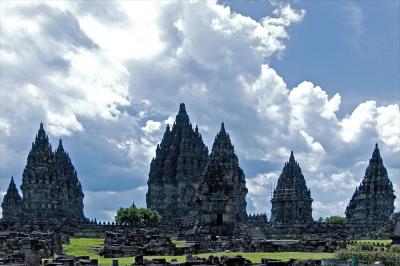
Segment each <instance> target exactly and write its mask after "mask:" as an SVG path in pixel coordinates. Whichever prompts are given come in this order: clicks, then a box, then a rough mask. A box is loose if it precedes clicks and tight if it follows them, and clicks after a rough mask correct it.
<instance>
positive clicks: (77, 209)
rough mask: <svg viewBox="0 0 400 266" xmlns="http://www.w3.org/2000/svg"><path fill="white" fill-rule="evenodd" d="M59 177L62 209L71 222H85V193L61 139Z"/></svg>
mask: <svg viewBox="0 0 400 266" xmlns="http://www.w3.org/2000/svg"><path fill="white" fill-rule="evenodd" d="M54 157H55V163H56V171H57V177H58V179H59V180H60V184H59V186H60V190H61V192H60V195H59V196H60V201H61V202H60V208H61V210H62V211H63V214H64V216H65V217H66V218H67V219H68V220H70V221H72V222H73V221H75V222H76V221H83V220H84V219H85V216H84V214H83V197H84V195H83V192H82V186H81V183H80V182H79V180H78V175H77V173H76V170H75V167H74V166H73V164H72V162H71V158H70V157H69V154H68V153H67V152H66V151H65V150H64V147H63V145H62V141H61V139H60V141H59V144H58V147H57V150H56V152H55V155H54Z"/></svg>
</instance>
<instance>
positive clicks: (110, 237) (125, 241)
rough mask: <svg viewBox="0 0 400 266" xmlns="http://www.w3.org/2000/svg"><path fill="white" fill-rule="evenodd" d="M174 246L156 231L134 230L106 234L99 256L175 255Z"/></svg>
mask: <svg viewBox="0 0 400 266" xmlns="http://www.w3.org/2000/svg"><path fill="white" fill-rule="evenodd" d="M176 250H177V249H176V248H175V245H174V244H173V243H172V242H171V239H170V238H169V237H168V236H165V235H162V234H161V232H160V231H159V230H156V229H135V230H131V231H129V232H106V238H105V240H104V248H103V249H102V250H101V251H100V255H103V256H104V257H105V258H119V257H132V256H137V255H138V254H143V255H175V254H176V253H177V252H176Z"/></svg>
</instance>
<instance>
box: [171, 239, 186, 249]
mask: <svg viewBox="0 0 400 266" xmlns="http://www.w3.org/2000/svg"><path fill="white" fill-rule="evenodd" d="M171 242H172V243H173V244H174V245H175V246H176V247H177V248H186V247H187V246H188V244H187V243H186V240H172V241H171Z"/></svg>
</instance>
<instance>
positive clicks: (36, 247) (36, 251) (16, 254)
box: [0, 231, 62, 265]
mask: <svg viewBox="0 0 400 266" xmlns="http://www.w3.org/2000/svg"><path fill="white" fill-rule="evenodd" d="M61 249H62V248H61V240H60V236H59V235H58V234H54V233H48V232H31V233H26V232H15V231H3V232H0V258H3V259H5V260H6V261H7V260H8V259H7V258H10V259H13V258H20V259H21V261H23V262H25V263H27V264H28V265H36V264H32V263H28V262H29V261H30V260H32V259H35V260H38V261H40V259H42V258H48V257H52V256H53V255H54V253H55V252H61ZM0 264H1V261H0Z"/></svg>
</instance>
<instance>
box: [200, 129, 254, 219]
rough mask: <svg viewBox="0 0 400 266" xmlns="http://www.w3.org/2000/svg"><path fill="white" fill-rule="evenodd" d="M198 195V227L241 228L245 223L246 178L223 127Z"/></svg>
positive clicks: (205, 170)
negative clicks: (222, 226) (223, 226)
mask: <svg viewBox="0 0 400 266" xmlns="http://www.w3.org/2000/svg"><path fill="white" fill-rule="evenodd" d="M202 176H203V181H202V183H201V184H200V187H199V192H198V199H197V203H198V206H199V208H198V224H199V225H211V226H215V225H217V226H220V225H225V226H239V225H240V224H241V223H243V222H245V220H246V218H247V213H246V194H247V192H248V190H247V188H246V181H245V175H244V172H243V170H242V169H241V168H240V166H239V160H238V158H237V156H236V154H235V151H234V148H233V145H232V143H231V139H230V137H229V135H228V134H227V133H226V131H225V126H224V123H222V124H221V129H220V131H219V132H218V134H217V136H216V137H215V140H214V144H213V148H212V151H211V154H210V156H209V159H208V162H207V165H206V167H205V169H204V171H203V175H202Z"/></svg>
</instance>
